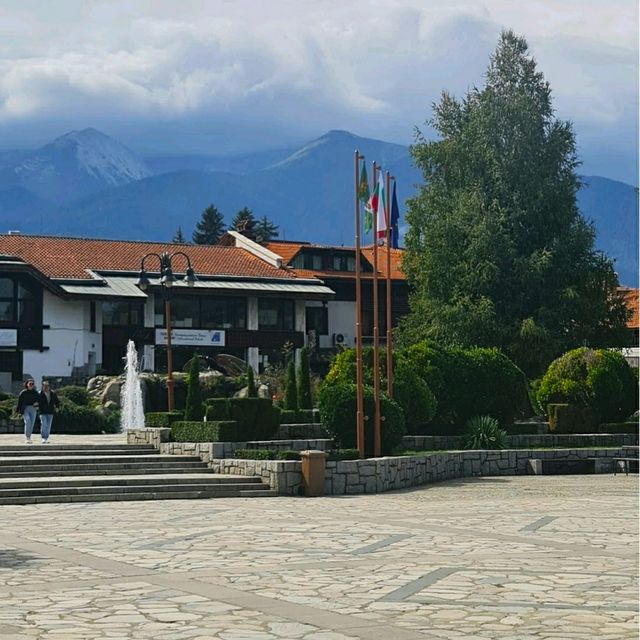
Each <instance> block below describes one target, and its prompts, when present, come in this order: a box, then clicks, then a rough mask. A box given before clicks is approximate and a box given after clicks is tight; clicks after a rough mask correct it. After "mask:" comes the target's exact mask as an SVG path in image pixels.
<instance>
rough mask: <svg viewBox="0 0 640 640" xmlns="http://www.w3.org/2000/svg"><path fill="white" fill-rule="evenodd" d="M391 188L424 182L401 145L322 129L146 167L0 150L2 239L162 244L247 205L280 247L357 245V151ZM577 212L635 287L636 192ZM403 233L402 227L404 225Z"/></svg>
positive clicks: (100, 142) (80, 143)
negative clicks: (211, 214) (289, 142)
mask: <svg viewBox="0 0 640 640" xmlns="http://www.w3.org/2000/svg"><path fill="white" fill-rule="evenodd" d="M355 149H358V150H359V151H360V153H362V154H364V155H365V156H366V158H367V160H368V161H371V160H374V159H375V160H376V162H377V163H378V164H379V165H381V166H383V167H384V169H385V170H387V171H389V172H390V173H391V174H392V175H394V176H395V177H396V179H397V185H398V199H399V202H400V203H401V205H400V209H401V215H402V214H403V213H404V201H405V200H406V199H407V198H408V197H410V196H411V195H413V193H414V192H415V185H417V184H419V183H420V182H421V181H422V176H421V173H420V172H419V171H418V170H417V169H416V168H415V167H414V166H413V164H412V161H411V157H410V155H409V149H408V147H406V146H403V145H398V144H392V143H389V142H383V141H380V140H373V139H369V138H362V137H358V136H356V135H353V134H351V133H348V132H346V131H329V132H328V133H326V134H325V135H323V136H321V137H320V138H317V139H316V140H313V141H311V142H309V143H306V144H303V145H301V146H299V147H297V148H283V149H276V150H269V151H260V152H256V153H253V154H245V155H242V156H233V157H223V156H215V155H192V156H186V155H182V156H181V155H175V156H160V157H150V158H142V157H140V156H138V155H137V154H136V153H135V152H133V151H131V150H129V149H127V148H126V147H124V146H123V145H121V144H120V143H119V142H117V141H116V140H114V139H112V138H110V137H109V136H106V135H105V134H103V133H101V132H99V131H96V130H95V129H85V130H83V131H73V132H70V133H67V134H66V135H63V136H61V137H60V138H57V139H56V140H54V141H52V142H51V143H49V144H47V145H45V146H43V147H41V148H40V149H36V150H33V151H4V152H0V221H1V223H2V227H4V228H3V229H0V230H1V231H2V232H6V231H8V230H10V229H11V230H20V231H21V232H23V233H40V234H49V235H72V236H86V237H100V238H118V239H146V240H157V241H169V240H170V239H171V238H172V237H173V235H174V234H175V232H176V230H177V229H178V227H181V228H182V230H183V233H184V235H185V236H186V237H187V238H189V237H190V235H191V232H192V230H193V228H194V227H195V224H196V222H197V221H198V220H199V218H200V214H201V212H202V210H203V209H204V208H205V207H206V206H207V205H208V204H210V203H213V204H214V205H215V206H216V207H217V208H218V209H219V210H220V211H221V212H223V213H224V215H225V218H226V220H227V222H230V220H231V218H232V217H233V216H234V215H235V213H236V212H237V211H238V210H240V209H241V208H242V207H244V206H248V207H249V208H250V209H252V210H253V211H254V213H255V215H256V216H257V217H262V216H263V215H266V216H267V217H268V218H269V219H270V220H272V221H273V222H275V223H276V224H277V225H279V227H280V238H283V239H290V240H310V241H313V242H319V243H328V244H337V245H341V244H346V245H348V244H352V243H353V221H352V215H353V214H352V210H353V207H352V204H351V203H352V202H353V173H354V169H353V152H354V150H355ZM583 182H584V186H583V187H582V188H581V189H580V191H579V193H578V206H579V208H580V210H581V212H582V214H583V215H584V216H585V217H586V218H587V219H590V220H592V221H593V223H594V226H595V229H596V232H597V236H596V246H597V247H598V248H599V249H601V250H603V251H604V252H605V253H606V254H607V255H609V256H610V257H612V258H614V259H615V260H616V269H617V271H618V274H619V278H620V281H621V282H622V283H624V284H626V285H628V286H636V287H637V286H638V259H637V256H638V198H637V189H635V188H634V187H633V186H631V185H628V184H624V183H622V182H616V181H614V180H609V179H607V178H602V177H599V176H583ZM401 230H402V224H401Z"/></svg>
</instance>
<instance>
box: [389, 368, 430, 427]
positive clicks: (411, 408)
mask: <svg viewBox="0 0 640 640" xmlns="http://www.w3.org/2000/svg"><path fill="white" fill-rule="evenodd" d="M393 399H394V400H395V401H396V402H397V403H398V404H399V405H400V406H401V407H402V410H403V411H404V419H405V422H406V425H407V433H410V434H420V433H422V431H423V430H424V427H425V426H426V425H427V424H428V423H429V422H431V420H432V419H433V416H434V415H435V413H436V408H437V405H438V401H437V400H436V397H435V396H434V395H433V393H431V389H429V386H428V385H427V383H426V382H425V381H424V380H423V379H422V378H420V377H419V376H418V374H417V373H415V371H413V369H411V368H410V366H409V365H408V364H407V363H406V362H400V363H399V364H398V366H397V367H396V370H395V372H394V374H393Z"/></svg>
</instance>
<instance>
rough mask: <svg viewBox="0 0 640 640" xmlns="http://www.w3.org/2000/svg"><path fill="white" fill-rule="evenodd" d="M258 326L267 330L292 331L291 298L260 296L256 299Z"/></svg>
mask: <svg viewBox="0 0 640 640" xmlns="http://www.w3.org/2000/svg"><path fill="white" fill-rule="evenodd" d="M258 328H259V329H264V330H267V331H269V330H275V331H293V328H294V306H293V300H277V299H275V298H274V299H271V298H260V299H259V300H258Z"/></svg>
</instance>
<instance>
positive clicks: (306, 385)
mask: <svg viewBox="0 0 640 640" xmlns="http://www.w3.org/2000/svg"><path fill="white" fill-rule="evenodd" d="M312 407H313V404H312V401H311V378H310V376H309V350H308V349H307V348H306V347H304V348H303V349H301V350H300V367H299V368H298V408H300V409H311V408H312Z"/></svg>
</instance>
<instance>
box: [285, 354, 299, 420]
mask: <svg viewBox="0 0 640 640" xmlns="http://www.w3.org/2000/svg"><path fill="white" fill-rule="evenodd" d="M283 406H284V408H285V409H288V410H289V411H296V410H297V409H298V388H297V385H296V365H295V363H294V362H293V359H291V360H289V364H288V365H287V378H286V381H285V388H284V402H283Z"/></svg>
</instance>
